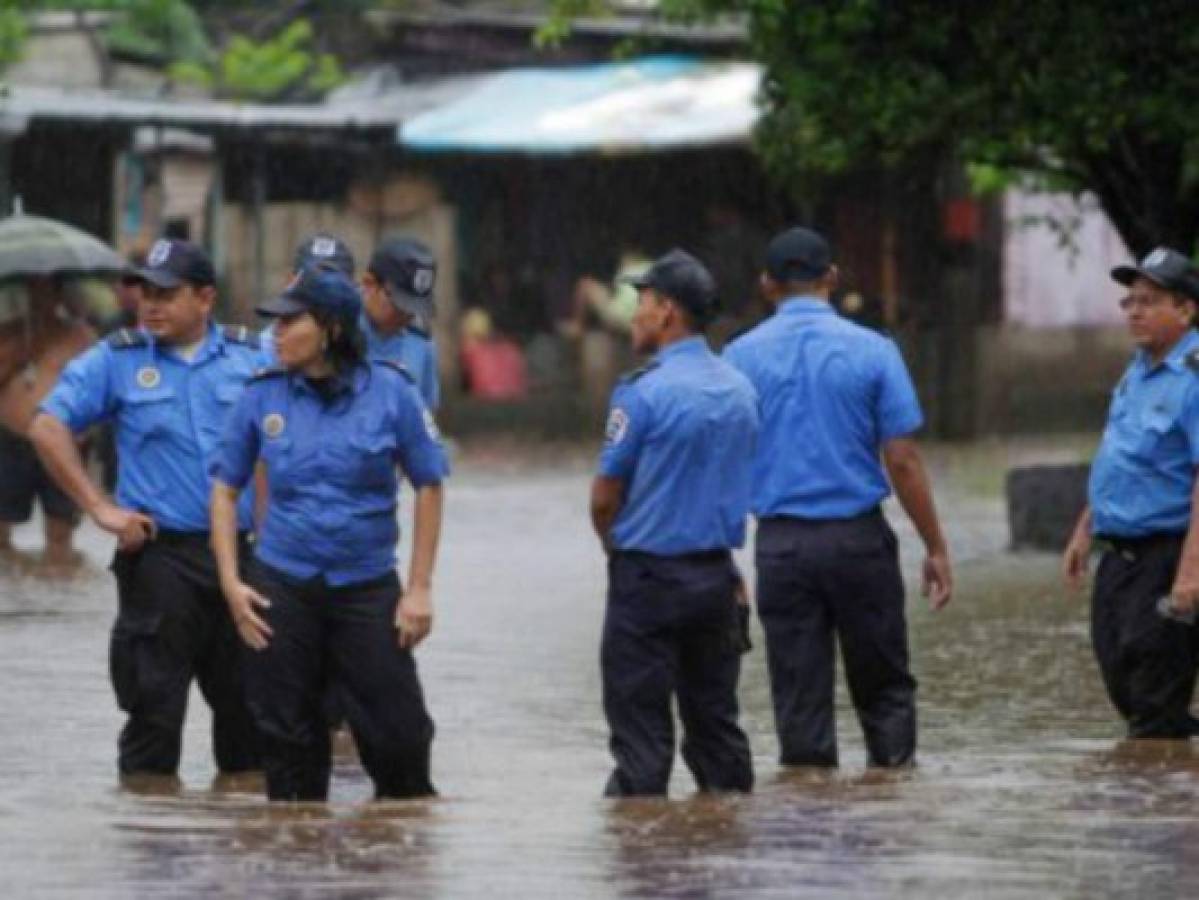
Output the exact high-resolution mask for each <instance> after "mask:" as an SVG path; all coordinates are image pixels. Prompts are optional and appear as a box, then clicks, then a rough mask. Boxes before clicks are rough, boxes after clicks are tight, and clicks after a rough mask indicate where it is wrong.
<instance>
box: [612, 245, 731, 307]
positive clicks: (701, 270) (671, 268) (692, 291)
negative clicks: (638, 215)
mask: <svg viewBox="0 0 1199 900" xmlns="http://www.w3.org/2000/svg"><path fill="white" fill-rule="evenodd" d="M622 280H623V281H627V282H628V283H629V284H631V285H633V287H635V288H637V289H638V290H641V289H642V288H653V289H654V290H655V291H657V292H658V293H659V294H662V295H663V296H665V297H669V298H670V299H671V300H674V301H675V302H676V303H678V304H679V305H680V306H682V307H683V309H685V310H687V312H689V313H690V314H691V316H692V317H693V318H694V319H695V320H696V321H697V322H698V323H700V324H703V323H704V322H706V321H707V320H708V319H709V318H710V317H711V316H712V314H713V313H714V312H715V311H716V281H715V279H713V278H712V273H711V272H709V271H708V269H707V267H706V266H704V264H703V263H702V262H700V261H699V260H698V259H696V258H695V257H694V256H692V255H691V254H690V253H688V252H687V251H686V250H680V249H679V248H678V247H676V248H674V249H673V250H671V251H670V252H669V253H667V254H666V255H665V256H662V257H659V258H658V259H657V260H655V261H654V264H653V265H651V266H650V267H649V268H648V269H646V270H645V272H644V273H642V274H640V275H630V276H628V277H626V278H623V279H622Z"/></svg>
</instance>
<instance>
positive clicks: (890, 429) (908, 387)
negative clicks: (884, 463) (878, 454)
mask: <svg viewBox="0 0 1199 900" xmlns="http://www.w3.org/2000/svg"><path fill="white" fill-rule="evenodd" d="M877 415H878V431H879V437H880V438H881V439H882V440H884V441H889V440H891V439H892V438H897V437H904V436H906V435H909V434H911V433H912V432H914V431H917V430H919V428H920V426H921V425H923V424H924V414H923V413H922V412H921V411H920V401H919V400H918V399H917V397H916V388H915V386H914V385H913V384H912V377H911V375H909V374H908V368H907V366H905V365H904V362H903V357H902V356H901V355H900V353H899V348H898V347H897V346H896V345H895V342H894V341H887V342H886V343H885V345H884V350H883V354H882V370H881V373H880V383H879V392H878V406H877Z"/></svg>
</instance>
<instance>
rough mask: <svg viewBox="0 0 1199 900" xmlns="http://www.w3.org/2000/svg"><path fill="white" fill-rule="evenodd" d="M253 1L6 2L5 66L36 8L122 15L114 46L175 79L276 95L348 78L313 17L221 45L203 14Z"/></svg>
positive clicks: (326, 4)
mask: <svg viewBox="0 0 1199 900" xmlns="http://www.w3.org/2000/svg"><path fill="white" fill-rule="evenodd" d="M366 5H368V4H366V3H365V2H364V0H348V2H334V0H311V2H308V3H303V4H296V3H285V2H274V3H261V4H256V6H257V7H258V8H259V9H260V10H261V13H262V14H263V15H264V16H265V15H267V14H270V13H274V14H276V16H277V18H279V19H280V20H281V21H286V20H288V19H289V18H290V16H289V14H290V13H291V12H292V11H294V10H296V9H299V8H301V7H302V8H304V9H308V10H311V11H313V12H320V11H329V12H333V11H344V10H345V9H346V8H363V7H365V6H366ZM245 6H246V4H245V3H244V2H237V3H234V2H230V0H193V2H187V0H0V68H2V67H3V66H5V65H7V64H9V63H11V62H12V61H13V60H15V59H16V58H18V56H19V53H20V48H21V44H22V42H23V41H24V38H25V36H26V33H27V25H26V19H25V17H26V15H27V14H28V13H30V12H33V11H37V10H53V9H57V10H104V11H110V12H113V13H117V14H119V15H118V16H117V17H116V18H115V20H114V22H113V23H112V25H111V26H109V28H108V30H107V32H106V34H105V38H106V41H107V43H108V46H109V48H110V49H111V50H113V51H115V52H117V53H120V54H122V55H128V56H134V57H140V58H144V59H147V60H153V61H156V62H163V63H166V64H167V65H168V66H169V71H170V74H171V76H172V77H173V78H175V79H177V80H180V81H190V82H193V83H199V84H202V85H204V86H206V87H209V88H211V89H212V90H213V91H214V92H216V93H217V94H219V95H221V96H227V97H233V98H236V99H245V100H261V101H270V100H276V99H279V98H281V97H283V96H286V95H290V94H295V93H300V94H304V95H313V94H319V93H322V92H324V91H326V90H328V89H330V88H332V87H334V86H336V85H337V84H338V83H340V82H341V81H342V80H343V78H344V75H343V73H342V70H341V66H340V64H339V63H338V60H337V58H336V57H335V56H333V55H332V54H328V53H322V52H320V51H319V50H317V49H315V48H314V47H313V29H312V26H311V24H310V23H309V22H308V21H307V20H306V19H302V18H298V19H293V20H291V21H290V23H289V24H286V25H284V26H283V27H281V28H280V29H279V30H278V31H277V33H275V34H272V35H268V36H267V37H265V38H264V39H262V40H253V39H251V38H249V37H246V36H243V35H233V36H232V37H230V38H229V40H228V42H227V43H226V44H225V45H224V46H222V47H220V48H217V47H214V46H213V43H212V41H211V39H210V37H209V35H208V32H207V31H206V29H205V26H204V21H203V20H202V19H201V16H200V13H201V12H211V11H216V10H221V9H226V10H227V9H244V8H245Z"/></svg>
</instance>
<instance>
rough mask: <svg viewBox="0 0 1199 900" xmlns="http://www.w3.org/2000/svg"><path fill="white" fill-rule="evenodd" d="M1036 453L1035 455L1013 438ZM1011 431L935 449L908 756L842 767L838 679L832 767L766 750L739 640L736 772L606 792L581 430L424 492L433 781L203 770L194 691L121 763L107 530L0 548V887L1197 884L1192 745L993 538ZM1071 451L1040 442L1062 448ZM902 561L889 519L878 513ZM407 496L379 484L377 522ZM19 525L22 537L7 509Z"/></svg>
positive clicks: (1077, 892)
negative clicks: (426, 790)
mask: <svg viewBox="0 0 1199 900" xmlns="http://www.w3.org/2000/svg"><path fill="white" fill-rule="evenodd" d="M1042 450H1044V451H1045V452H1044V453H1042V452H1041V451H1042ZM1029 452H1030V451H1028V450H1027V448H1025V449H1023V450H1020V449H1019V448H1017V449H1016V450H1013V449H1012V448H1010V447H1007V446H998V447H997V446H994V445H992V446H990V447H986V448H983V449H981V450H974V451H953V452H949V451H941V452H938V453H934V457H933V458H934V463H935V472H936V476H937V487H938V497H939V501H940V504H941V507H942V512H943V515H944V518H945V520H946V522H947V526H948V527H947V530H948V532H949V534H950V536H951V539H952V542H953V545H954V551H955V556H956V558H957V563H958V568H957V573H958V596H957V598H956V600H955V602H954V604H953V606H952V607H951V608H950V609H948V610H947V611H946V612H944V613H941V614H938V615H936V616H934V615H931V614H930V613H929V612H928V611H927V610H926V608H925V607H924V605H923V603H922V601H921V600H920V599H919V598H918V597H917V596H914V594H915V592H914V591H913V596H912V598H911V600H910V602H909V616H910V623H911V632H912V645H913V657H914V669H915V673H916V675H917V677H918V678H919V680H920V685H921V687H920V694H919V697H920V717H921V734H920V741H921V744H920V746H921V749H920V765H919V767H918V768H917V769H916V770H915V771H913V772H910V773H907V774H902V775H868V774H867V773H866V772H865V769H864V761H865V757H864V754H863V752H862V748H861V739H860V734H859V732H858V730H857V726H856V723H855V722H854V720H853V717H852V712H851V711H850V709H849V707H848V704H847V701H846V699H845V696H844V694H843V693H842V695H841V697H840V710H841V715H840V722H839V726H840V738H841V748H842V768H841V769H840V770H839V771H838V772H837V773H835V774H831V775H830V774H814V773H804V772H785V771H782V770H780V769H779V767H778V766H777V765H776V764H775V759H774V756H775V749H776V748H775V741H774V737H773V734H772V726H771V719H770V709H769V696H768V691H767V685H766V674H765V664H764V659H763V656H762V651H761V647H762V640H761V635H760V634H755V643H756V649H755V651H754V652H753V654H751V656H750V657H748V658H747V663H746V668H745V671H744V674H743V678H742V690H741V696H742V702H743V708H744V717H743V718H744V724H745V726H746V728H747V730H748V732H749V734H750V739H751V742H752V744H753V748H754V752H755V765H756V772H757V777H758V789H757V792H756V793H755V794H754V795H753V796H751V797H735V798H712V797H699V796H696V795H695V794H694V790H693V786H692V783H691V781H690V777H689V775H688V774H687V773H686V771H685V770H683V769H682V768H681V765H680V767H679V769H678V770H677V771H676V778H675V780H674V783H673V785H672V799H671V800H670V801H635V802H632V801H626V802H610V801H604V800H602V799H600V797H599V794H600V790H601V788H602V786H603V783H604V780H605V778H606V777H607V774H608V771H609V758H608V755H607V751H606V746H605V741H606V730H605V727H604V723H603V719H602V715H601V711H600V703H599V678H598V640H599V628H600V622H601V618H602V613H603V592H604V582H603V574H604V573H603V566H602V561H601V556H600V554H599V552H598V549H597V546H596V544H595V541H594V539H593V538H592V536H591V534H590V532H589V528H588V524H587V519H586V495H587V483H588V478H589V475H588V469H587V460H586V457H585V456H584V455H581V454H578V453H575V452H566V451H564V452H563V453H561V454H558V453H554V452H549V451H540V452H539V453H537V454H536V455H535V456H536V458H535V459H534V460H533V461H531V462H530V461H526V462H523V463H521V462H517V461H515V460H516V457H517V455H518V452H517V451H516V450H514V449H513V448H505V447H500V448H493V449H491V450H486V451H485V450H478V449H477V448H476V449H474V450H472V451H471V452H468V453H466V454H464V456H463V457H462V458H461V459H460V460H459V461H458V463H457V471H456V475H455V478H454V480H453V482H452V485H451V490H450V493H449V496H448V502H449V506H448V516H447V522H446V527H445V536H444V544H443V553H442V557H441V561H440V566H439V572H438V577H437V586H436V594H435V600H436V603H437V605H438V608H437V619H436V623H435V630H434V634H433V636H432V638H431V639H430V640H429V641H428V642H427V643H426V644H425V645H424V646H423V647H422V648H421V650H420V651H419V656H418V658H419V664H420V667H421V673H422V677H423V680H424V684H425V688H426V692H427V696H428V702H429V705H430V708H431V711H432V713H433V716H434V718H435V719H436V721H437V726H438V733H437V739H436V742H435V744H434V780H435V782H436V784H437V786H438V788H439V790H440V791H441V796H440V797H439V798H437V799H436V800H432V801H421V802H412V803H396V804H372V803H369V802H367V800H368V797H369V795H370V786H369V783H368V782H367V780H366V779H365V777H364V776H363V775H362V774H361V772H360V770H359V769H358V768H357V766H356V764H355V762H354V761H353V758H352V756H350V755H348V754H343V756H342V758H341V759H340V761H339V763H338V766H337V769H336V772H335V776H334V785H333V795H332V800H331V802H330V803H328V804H327V805H319V806H311V807H287V806H283V807H270V806H268V805H267V804H266V803H265V802H264V801H263V800H261V799H260V797H259V795H258V794H257V793H255V792H254V791H253V790H252V789H250V788H247V787H246V786H245V785H241V786H238V785H232V786H228V785H221V784H216V785H214V784H213V775H214V770H213V765H212V762H211V756H210V754H209V751H208V718H207V713H206V710H205V708H204V705H203V703H202V701H200V699H199V697H198V695H195V694H194V695H193V707H192V714H191V716H190V717H189V723H188V730H187V735H186V744H185V749H184V762H183V767H182V770H181V776H182V780H183V787H182V789H181V790H179V791H177V792H174V793H170V792H168V793H159V794H153V793H134V792H131V791H128V790H123V789H121V788H120V787H119V786H118V784H117V780H116V776H115V769H114V754H115V739H116V733H117V730H118V728H119V726H120V723H121V718H120V716H119V714H118V711H117V710H116V707H115V704H114V702H113V699H112V695H111V691H110V688H109V685H108V678H107V657H106V654H107V636H108V628H109V625H110V621H111V618H112V615H113V611H114V609H115V589H114V587H113V583H112V579H111V577H110V576H109V575H108V573H107V572H106V571H105V568H104V567H105V565H106V563H107V558H108V556H109V554H110V541H109V540H108V539H106V538H105V537H104V536H102V535H100V534H99V533H97V532H96V531H95V530H94V529H92V528H90V527H85V528H84V529H83V530H82V532H81V535H80V540H79V543H80V546H81V547H82V549H83V551H84V554H85V556H86V563H85V564H84V567H83V568H82V569H81V570H80V571H79V572H77V573H76V574H74V575H72V576H70V577H61V576H58V577H51V576H50V575H48V574H46V573H42V572H39V571H37V569H36V567H31V566H28V565H24V564H15V563H13V562H11V561H6V562H5V563H4V571H3V574H0V872H2V873H3V879H4V881H5V884H4V885H3V887H2V888H0V890H2V891H3V894H4V895H5V896H11V897H26V896H59V895H79V896H86V897H136V896H145V895H149V894H157V893H163V894H170V895H178V896H195V895H213V896H230V897H240V896H252V895H260V896H262V895H267V896H272V895H286V896H318V895H337V896H346V897H355V896H361V897H378V896H411V897H449V898H461V897H465V898H471V897H489V898H498V897H517V896H519V897H542V896H553V897H556V898H567V897H572V898H573V897H696V896H711V897H736V896H747V897H748V896H753V897H841V896H844V897H869V896H886V897H932V896H940V897H945V898H950V897H1087V898H1090V897H1104V896H1113V897H1114V896H1133V895H1135V896H1138V897H1186V896H1192V897H1193V896H1199V751H1196V752H1192V751H1191V750H1190V749H1189V747H1187V746H1186V745H1171V744H1158V745H1153V744H1148V745H1141V746H1137V745H1132V744H1128V743H1125V742H1121V740H1120V734H1121V728H1120V726H1119V724H1118V722H1117V721H1116V719H1115V718H1114V715H1113V713H1112V712H1111V711H1110V710H1109V708H1108V705H1107V702H1106V700H1105V698H1104V696H1103V693H1102V688H1101V686H1100V683H1099V679H1098V675H1097V673H1096V670H1095V667H1094V664H1093V661H1092V659H1091V654H1090V649H1089V643H1088V637H1087V604H1086V602H1085V601H1084V600H1083V599H1082V598H1071V597H1069V596H1067V595H1066V593H1065V592H1064V591H1063V590H1062V589H1060V588H1059V586H1058V582H1057V574H1056V566H1057V561H1056V559H1055V558H1053V557H1051V556H1038V555H1022V556H1010V555H1007V554H1006V553H1005V552H1004V546H1005V544H1006V541H1007V534H1006V525H1005V521H1004V510H1003V505H1002V502H1001V500H1000V499H999V497H998V494H997V493H996V492H995V488H996V487H997V485H998V484H999V479H1000V478H1001V475H1002V468H1003V466H1004V465H1006V464H1007V463H1008V462H1010V461H1011V459H1012V458H1013V455H1014V454H1018V453H1029ZM1073 452H1075V451H1074V450H1073V448H1069V447H1068V448H1066V449H1061V448H1054V447H1049V448H1039V449H1038V450H1037V454H1034V455H1037V458H1041V459H1045V460H1047V461H1048V459H1050V458H1053V454H1054V453H1056V454H1057V458H1060V457H1061V456H1062V455H1063V454H1065V455H1066V457H1067V458H1068V457H1069V455H1070V454H1071V453H1073ZM890 513H891V519H892V521H893V522H895V523H896V525H897V530H898V531H899V533H900V537H901V540H902V541H903V545H904V548H905V552H904V555H905V561H906V566H905V570H906V572H907V573H908V574H909V576H910V577H912V578H914V577H915V575H916V572H917V566H918V560H919V554H918V547H917V543H916V541H915V539H914V536H913V534H912V532H911V529H910V527H908V526H907V524H906V521H905V520H904V519H903V517H902V515H900V514H899V513H898V511H896V510H891V511H890ZM406 519H407V510H405V520H406ZM17 542H18V544H20V545H22V546H24V547H30V546H33V545H34V544H36V543H38V535H37V532H36V530H35V529H33V528H23V529H21V530H19V531H18V533H17Z"/></svg>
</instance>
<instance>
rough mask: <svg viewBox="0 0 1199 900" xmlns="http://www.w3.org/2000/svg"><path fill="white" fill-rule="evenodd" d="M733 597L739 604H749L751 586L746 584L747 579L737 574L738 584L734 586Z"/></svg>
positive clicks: (746, 605)
mask: <svg viewBox="0 0 1199 900" xmlns="http://www.w3.org/2000/svg"><path fill="white" fill-rule="evenodd" d="M733 597H735V598H736V600H737V605H738V606H744V607H747V608H748V606H749V588H748V587H746V585H745V579H744V578H742V577H741V576H737V585H736V586H735V587H734V588H733Z"/></svg>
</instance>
